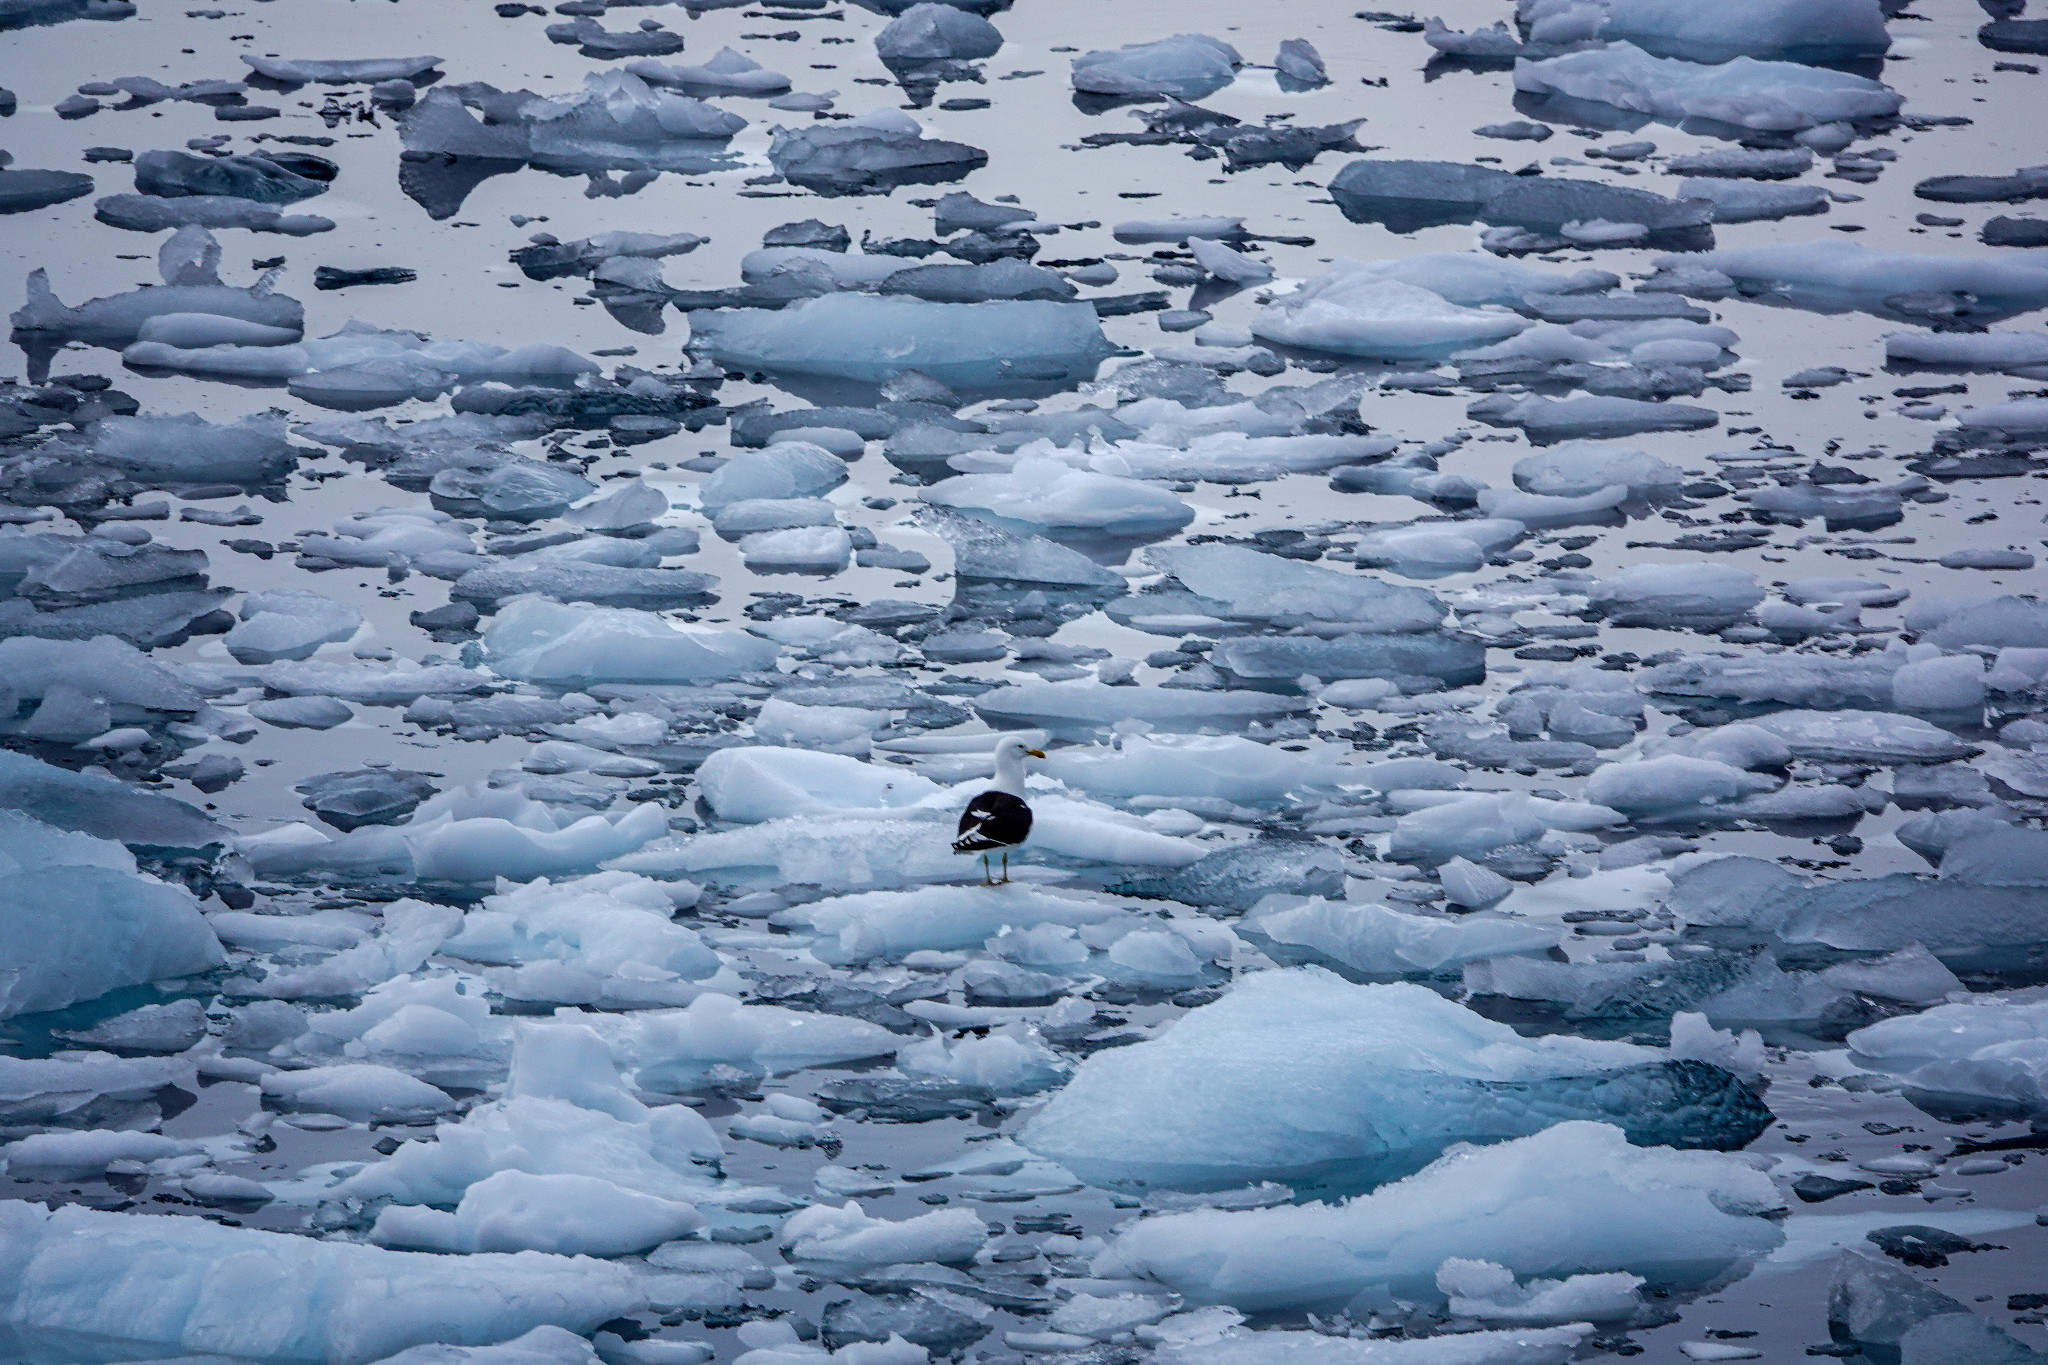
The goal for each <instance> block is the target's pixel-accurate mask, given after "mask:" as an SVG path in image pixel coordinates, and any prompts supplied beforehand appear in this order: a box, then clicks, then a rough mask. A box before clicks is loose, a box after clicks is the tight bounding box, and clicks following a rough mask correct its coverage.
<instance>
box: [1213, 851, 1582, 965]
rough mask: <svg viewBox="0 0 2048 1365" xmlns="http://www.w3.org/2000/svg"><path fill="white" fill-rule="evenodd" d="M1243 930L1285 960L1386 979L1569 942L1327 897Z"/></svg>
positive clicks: (1538, 931) (1534, 931)
mask: <svg viewBox="0 0 2048 1365" xmlns="http://www.w3.org/2000/svg"><path fill="white" fill-rule="evenodd" d="M1478 870H1479V871H1481V872H1484V869H1478ZM1488 875H1490V874H1488ZM1243 927H1244V928H1245V929H1247V930H1249V931H1251V932H1254V933H1257V934H1259V935H1261V936H1262V937H1264V938H1265V939H1268V940H1271V942H1272V944H1273V945H1274V946H1273V947H1272V948H1270V949H1268V953H1269V955H1273V956H1278V957H1280V958H1281V960H1284V961H1302V960H1307V961H1314V962H1317V963H1326V964H1329V965H1331V966H1334V967H1337V968H1340V969H1342V970H1344V971H1347V972H1353V973H1357V974H1358V975H1360V976H1365V977H1371V978H1379V979H1385V978H1391V977H1402V976H1410V975H1432V976H1434V975H1438V974H1441V973H1454V974H1455V973H1457V972H1458V971H1460V970H1461V969H1462V968H1463V967H1464V965H1465V964H1466V963H1467V962H1478V961H1483V960H1485V959H1487V958H1494V957H1512V956H1515V955H1517V954H1522V953H1535V954H1542V953H1547V952H1549V951H1550V950H1551V949H1552V948H1554V947H1556V946H1557V944H1558V942H1559V939H1560V938H1561V934H1560V932H1559V931H1558V930H1557V929H1555V928H1552V927H1548V926H1545V925H1541V924H1519V923H1516V922H1514V921H1512V920H1505V919H1492V918H1483V917H1479V916H1466V917H1464V918H1460V919H1444V918H1441V917H1435V916H1429V915H1417V914H1410V913H1406V912H1404V911H1400V910H1396V909H1394V908H1392V907H1391V906H1386V905H1374V904H1371V903H1366V904H1362V905H1354V904H1348V903H1340V902H1333V901H1326V900H1323V899H1322V898H1321V897H1312V898H1311V899H1310V900H1309V901H1308V902H1307V903H1306V904H1301V905H1278V906H1273V907H1272V908H1269V909H1265V910H1263V911H1254V912H1253V913H1252V914H1251V915H1249V916H1247V917H1246V919H1245V921H1244V925H1243Z"/></svg>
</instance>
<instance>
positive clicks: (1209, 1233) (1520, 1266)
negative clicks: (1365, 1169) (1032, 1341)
mask: <svg viewBox="0 0 2048 1365" xmlns="http://www.w3.org/2000/svg"><path fill="white" fill-rule="evenodd" d="M1783 1208H1784V1204H1783V1199H1782V1197H1781V1196H1780V1195H1779V1194H1778V1192H1777V1190H1776V1188H1775V1187H1774V1186H1773V1185H1772V1183H1771V1180H1770V1178H1769V1177H1768V1176H1766V1175H1764V1174H1763V1173H1762V1172H1761V1171H1758V1170H1756V1169H1755V1168H1754V1167H1752V1166H1750V1165H1749V1164H1748V1163H1747V1162H1745V1161H1743V1160H1742V1159H1741V1158H1740V1157H1737V1156H1731V1155H1725V1154H1722V1153H1717V1152H1682V1151H1672V1150H1670V1149H1669V1148H1662V1147H1653V1148H1640V1147H1632V1146H1630V1145H1628V1141H1627V1138H1626V1137H1625V1136H1624V1135H1623V1133H1622V1131H1621V1129H1619V1128H1616V1127H1613V1126H1612V1125H1609V1124H1604V1123H1592V1122H1584V1121H1567V1122H1564V1123H1559V1124H1556V1125H1555V1126H1553V1127H1550V1128H1547V1129H1545V1130H1544V1131H1542V1132H1540V1133H1536V1134H1534V1135H1532V1136H1528V1137H1523V1138H1519V1139H1517V1140H1515V1141H1511V1142H1504V1143H1500V1144H1497V1145H1494V1146H1490V1147H1461V1148H1459V1149H1457V1150H1455V1151H1453V1152H1450V1153H1448V1154H1446V1155H1445V1156H1443V1157H1442V1158H1440V1159H1439V1160H1438V1161H1437V1162H1435V1164H1433V1165H1431V1166H1429V1167H1428V1168H1426V1169H1424V1170H1422V1171H1420V1172H1418V1173H1416V1174H1415V1175H1412V1176H1409V1177H1408V1178H1407V1179H1405V1180H1402V1181H1400V1182H1398V1183H1396V1184H1393V1185H1389V1186H1386V1187H1384V1188H1382V1189H1380V1190H1377V1191H1375V1192H1374V1193H1372V1194H1368V1195H1362V1196H1359V1197H1358V1198H1355V1199H1352V1200H1350V1201H1349V1202H1347V1203H1342V1204H1335V1205H1328V1204H1306V1205H1300V1206H1292V1207H1285V1206H1283V1207H1280V1208H1271V1209H1254V1210H1249V1211H1242V1212H1230V1211H1224V1210H1216V1209H1210V1210H1202V1211H1200V1212H1195V1213H1179V1214H1170V1215H1167V1216H1165V1217H1158V1218H1148V1219H1145V1220H1144V1221H1142V1222H1140V1223H1138V1224H1136V1225H1135V1226H1133V1227H1131V1228H1129V1229H1128V1230H1127V1231H1125V1232H1123V1233H1122V1234H1120V1235H1119V1236H1118V1237H1117V1239H1116V1241H1115V1242H1114V1243H1112V1244H1111V1246H1110V1249H1109V1250H1108V1251H1107V1252H1106V1253H1104V1254H1103V1255H1101V1256H1099V1257H1097V1258H1096V1261H1095V1265H1094V1270H1095V1273H1096V1274H1097V1275H1098V1276H1105V1277H1107V1276H1118V1275H1125V1276H1136V1277H1141V1278H1144V1279H1150V1280H1154V1281H1157V1282H1158V1283H1160V1284H1161V1285H1163V1286H1164V1287H1166V1288H1168V1289H1171V1290H1172V1291H1174V1292H1176V1293H1179V1294H1181V1295H1183V1296H1185V1297H1186V1298H1187V1299H1188V1301H1190V1302H1192V1303H1224V1304H1229V1305H1231V1306H1232V1307H1235V1308H1239V1309H1242V1310H1246V1311H1255V1310H1267V1309H1274V1310H1277V1309H1290V1308H1305V1309H1312V1310H1317V1311H1321V1310H1327V1309H1340V1308H1342V1307H1344V1306H1345V1305H1346V1304H1347V1303H1350V1302H1351V1301H1353V1300H1354V1299H1358V1298H1360V1297H1361V1296H1365V1297H1366V1299H1367V1301H1368V1302H1370V1301H1371V1298H1372V1296H1373V1295H1375V1294H1378V1293H1385V1294H1393V1295H1396V1296H1398V1297H1400V1298H1403V1299H1407V1300H1409V1301H1411V1302H1427V1301H1430V1300H1432V1299H1435V1298H1438V1297H1442V1296H1443V1291H1441V1290H1439V1289H1438V1288H1437V1286H1436V1274H1437V1271H1438V1269H1439V1268H1440V1267H1441V1266H1442V1265H1443V1263H1444V1262H1445V1261H1447V1260H1451V1259H1453V1258H1458V1259H1464V1260H1483V1261H1490V1262H1492V1263H1494V1264H1496V1265H1501V1266H1505V1267H1506V1268H1507V1269H1508V1270H1510V1271H1512V1272H1513V1273H1514V1274H1515V1275H1516V1277H1517V1278H1523V1277H1534V1276H1559V1275H1581V1274H1632V1275H1638V1276H1641V1277H1643V1279H1645V1280H1646V1281H1648V1282H1649V1283H1650V1284H1651V1285H1654V1286H1662V1287H1671V1288H1680V1287H1683V1288H1699V1287H1704V1286H1709V1285H1712V1284H1715V1283H1718V1282H1722V1281H1725V1280H1727V1279H1728V1278H1730V1277H1731V1276H1734V1275H1738V1274H1740V1273H1742V1272H1743V1271H1745V1270H1747V1269H1748V1267H1749V1266H1751V1265H1752V1264H1754V1263H1755V1262H1756V1261H1757V1260H1758V1259H1759V1258H1761V1257H1763V1256H1765V1255H1767V1254H1769V1253H1770V1252H1771V1251H1773V1250H1774V1249H1775V1248H1776V1247H1777V1246H1778V1245H1779V1244H1780V1243H1781V1242H1783V1241H1784V1233H1783V1232H1782V1231H1781V1230H1780V1229H1779V1227H1778V1225H1777V1224H1776V1223H1774V1222H1772V1221H1771V1215H1773V1214H1781V1213H1782V1211H1783Z"/></svg>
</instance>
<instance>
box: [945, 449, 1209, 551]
mask: <svg viewBox="0 0 2048 1365" xmlns="http://www.w3.org/2000/svg"><path fill="white" fill-rule="evenodd" d="M924 498H925V501H927V502H930V503H934V504H936V505H938V506H941V507H953V508H964V509H970V510H977V511H986V512H987V513H989V514H990V515H991V516H992V517H994V518H996V519H998V521H999V522H1007V523H1010V524H1012V525H1014V526H1017V527H1021V528H1025V529H1031V530H1050V531H1054V532H1068V533H1074V532H1092V533H1095V534H1098V535H1104V536H1128V537H1142V536H1161V535H1168V534H1171V533H1172V532H1174V531H1178V530H1179V529H1180V528H1181V527H1183V526H1185V525H1187V524H1188V523H1189V522H1191V521H1193V520H1194V519H1195V510H1194V509H1193V508H1192V507H1190V506H1188V505H1187V504H1186V503H1184V502H1182V501H1181V500H1180V499H1179V498H1177V497H1175V496H1173V494H1171V493H1169V492H1167V491H1166V490H1164V489H1161V488H1155V487H1153V486H1152V485H1150V484H1146V483H1141V482H1139V481H1138V480H1136V479H1125V478H1118V477H1117V476H1115V475H1113V474H1097V473H1094V472H1092V471H1087V470H1079V469H1075V468H1073V467H1072V466H1071V465H1068V464H1067V463H1065V462H1064V461H1061V460H1051V459H1020V460H1018V461H1017V463H1016V464H1015V465H1014V466H1012V467H1011V469H1010V471H1009V472H1008V473H1007V474H960V475H957V476H955V477H953V478H950V479H945V480H942V481H940V482H939V483H936V484H933V485H932V486H931V487H930V488H927V489H926V490H925V491H924Z"/></svg>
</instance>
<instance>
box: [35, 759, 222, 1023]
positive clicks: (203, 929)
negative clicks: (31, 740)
mask: <svg viewBox="0 0 2048 1365" xmlns="http://www.w3.org/2000/svg"><path fill="white" fill-rule="evenodd" d="M10 757H12V756H11V755H10ZM25 761H26V760H25ZM30 809H31V810H33V809H36V807H34V806H31V807H30ZM0 874H4V875H0V961H5V962H6V963H7V968H6V970H5V971H4V972H0V1019H5V1018H11V1017H13V1016H14V1015H18V1014H31V1013H36V1012H39V1011H43V1010H54V1009H62V1008H63V1007H64V1006H66V1005H72V1004H76V1003H78V1002H79V1001H81V1000H91V999H95V998H97V997H99V996H102V995H105V994H106V993H107V992H108V991H112V990H118V989H120V988H121V987H123V986H139V985H142V984H144V983H146V982H151V981H163V980H168V979H171V978H174V977H181V976H191V975H194V974H196V973H199V972H204V971H207V970H209V969H210V968H213V967H217V966H219V965H220V964H221V963H222V962H223V961H224V960H225V957H226V955H225V954H224V953H223V952H222V951H221V946H220V941H219V940H218V939H217V938H215V937H214V933H213V930H212V929H210V928H209V927H208V926H207V923H206V920H205V918H204V917H203V916H201V914H200V913H199V905H198V902H197V901H195V900H194V899H193V898H192V893H191V892H189V891H187V890H186V889H185V888H184V887H182V886H178V885H176V884H174V883H169V882H161V881H158V880H157V879H156V878H154V877H148V876H144V875H142V874H141V873H139V872H137V871H136V867H135V858H134V856H133V855H132V854H130V853H129V852H128V850H127V849H126V848H123V847H122V846H121V845H120V844H118V843H115V842H113V841H112V840H111V839H106V838H100V837H96V836H95V835H93V834H90V833H77V832H71V831H68V830H64V829H59V828H54V827H52V826H50V825H47V824H44V823H43V822H42V821H40V820H37V819H34V818H32V816H31V815H29V814H25V813H23V812H22V811H20V810H7V809H0Z"/></svg>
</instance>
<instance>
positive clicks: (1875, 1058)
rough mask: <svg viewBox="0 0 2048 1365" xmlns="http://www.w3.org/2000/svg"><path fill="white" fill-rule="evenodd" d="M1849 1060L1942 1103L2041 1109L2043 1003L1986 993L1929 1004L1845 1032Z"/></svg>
mask: <svg viewBox="0 0 2048 1365" xmlns="http://www.w3.org/2000/svg"><path fill="white" fill-rule="evenodd" d="M1848 1041H1849V1055H1850V1057H1851V1059H1852V1060H1854V1061H1855V1062H1856V1064H1857V1065H1859V1066H1863V1067H1867V1068H1869V1069H1871V1070H1874V1071H1883V1072H1888V1073H1890V1074H1891V1075H1894V1076H1897V1077H1898V1078H1899V1079H1900V1080H1901V1081H1903V1082H1904V1083H1905V1085H1906V1086H1907V1087H1908V1088H1909V1089H1912V1090H1915V1091H1918V1092H1921V1093H1922V1094H1925V1095H1929V1096H1933V1097H1935V1098H1936V1099H1938V1100H1939V1101H1941V1102H1943V1103H1945V1104H1947V1105H1948V1106H1950V1107H1956V1106H1958V1104H1960V1107H1962V1108H1969V1107H1971V1106H1977V1107H1980V1108H1986V1109H1988V1110H1990V1111H1992V1112H2003V1113H2009V1114H2016V1115H2034V1114H2040V1113H2043V1112H2048V1004H2044V1003H2042V1002H2040V1001H2033V1002H2029V1003H2021V1002H2018V1001H2014V1000H2010V999H2005V998H2002V997H1999V996H1990V997H1986V998H1984V999H1982V1000H1981V1001H1972V1002H1970V1003H1967V1004H1952V1005H1936V1006H1935V1007H1934V1008H1933V1009H1930V1010H1927V1011H1925V1012H1924V1013H1921V1014H1914V1015H1906V1016H1903V1017H1901V1018H1897V1019H1886V1020H1883V1021H1882V1022H1880V1023H1876V1024H1872V1025H1871V1026H1870V1027H1869V1028H1864V1029H1858V1030H1857V1031H1856V1032H1854V1033H1852V1034H1850V1035H1849V1039H1848Z"/></svg>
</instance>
